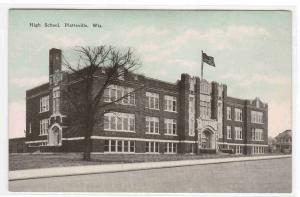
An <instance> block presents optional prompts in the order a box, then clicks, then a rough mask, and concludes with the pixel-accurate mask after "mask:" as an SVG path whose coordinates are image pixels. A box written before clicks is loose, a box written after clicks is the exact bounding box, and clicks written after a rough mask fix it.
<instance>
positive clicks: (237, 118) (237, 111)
mask: <svg viewBox="0 0 300 197" xmlns="http://www.w3.org/2000/svg"><path fill="white" fill-rule="evenodd" d="M234 113H235V121H243V120H242V119H243V115H242V110H241V109H239V108H235V109H234Z"/></svg>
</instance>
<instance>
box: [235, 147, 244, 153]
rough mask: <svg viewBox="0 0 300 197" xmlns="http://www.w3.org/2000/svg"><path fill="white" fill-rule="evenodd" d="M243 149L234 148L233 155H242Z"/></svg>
mask: <svg viewBox="0 0 300 197" xmlns="http://www.w3.org/2000/svg"><path fill="white" fill-rule="evenodd" d="M242 153H243V147H242V146H235V154H242Z"/></svg>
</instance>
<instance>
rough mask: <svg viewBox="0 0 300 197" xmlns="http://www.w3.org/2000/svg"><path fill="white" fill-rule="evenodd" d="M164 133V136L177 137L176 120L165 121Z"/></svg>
mask: <svg viewBox="0 0 300 197" xmlns="http://www.w3.org/2000/svg"><path fill="white" fill-rule="evenodd" d="M164 126H165V127H164V128H165V132H166V135H177V126H176V120H174V119H165V125H164Z"/></svg>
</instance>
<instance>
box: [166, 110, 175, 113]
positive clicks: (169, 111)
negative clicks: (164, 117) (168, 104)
mask: <svg viewBox="0 0 300 197" xmlns="http://www.w3.org/2000/svg"><path fill="white" fill-rule="evenodd" d="M164 111H165V112H171V113H178V112H177V111H169V110H164Z"/></svg>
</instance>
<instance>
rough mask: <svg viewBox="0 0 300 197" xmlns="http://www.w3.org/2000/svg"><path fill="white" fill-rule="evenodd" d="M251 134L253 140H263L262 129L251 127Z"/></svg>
mask: <svg viewBox="0 0 300 197" xmlns="http://www.w3.org/2000/svg"><path fill="white" fill-rule="evenodd" d="M251 135H252V140H253V141H263V140H264V139H263V130H262V129H257V128H251Z"/></svg>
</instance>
